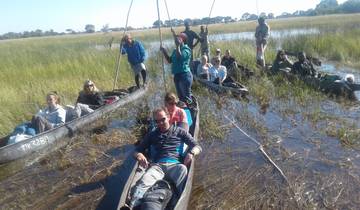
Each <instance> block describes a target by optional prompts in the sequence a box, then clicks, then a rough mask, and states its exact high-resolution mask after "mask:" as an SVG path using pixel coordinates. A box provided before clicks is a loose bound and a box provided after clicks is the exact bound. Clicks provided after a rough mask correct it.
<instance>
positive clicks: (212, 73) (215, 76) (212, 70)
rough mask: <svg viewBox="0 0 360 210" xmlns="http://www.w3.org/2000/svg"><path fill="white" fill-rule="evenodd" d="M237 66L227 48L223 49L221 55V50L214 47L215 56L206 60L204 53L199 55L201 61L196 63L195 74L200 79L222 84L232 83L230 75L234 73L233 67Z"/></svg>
mask: <svg viewBox="0 0 360 210" xmlns="http://www.w3.org/2000/svg"><path fill="white" fill-rule="evenodd" d="M236 66H237V61H236V59H235V58H234V57H233V56H232V55H231V52H230V50H229V49H227V50H226V51H225V54H224V56H222V57H221V50H220V49H216V53H215V56H214V57H212V58H211V62H208V57H207V56H206V55H202V56H201V62H200V64H198V66H197V69H196V74H197V76H198V77H200V78H201V79H206V80H208V81H212V82H214V83H216V84H219V85H222V84H226V83H234V82H235V81H234V79H233V78H232V76H233V75H234V72H233V70H234V67H236Z"/></svg>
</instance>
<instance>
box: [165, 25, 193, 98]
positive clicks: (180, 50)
mask: <svg viewBox="0 0 360 210" xmlns="http://www.w3.org/2000/svg"><path fill="white" fill-rule="evenodd" d="M171 32H172V34H173V36H174V41H175V49H174V50H173V52H172V54H171V55H170V56H169V54H168V52H167V50H166V49H165V48H164V47H163V46H160V51H161V52H162V53H163V54H164V57H165V59H166V61H167V62H168V63H170V64H171V72H172V74H173V75H174V83H175V88H176V93H177V95H178V97H179V99H180V101H182V102H185V103H187V104H188V105H189V104H192V96H191V95H192V94H191V85H192V81H193V75H192V73H191V71H190V62H191V49H190V48H189V46H187V44H186V40H187V36H186V34H185V33H180V34H176V33H175V31H174V29H173V28H171Z"/></svg>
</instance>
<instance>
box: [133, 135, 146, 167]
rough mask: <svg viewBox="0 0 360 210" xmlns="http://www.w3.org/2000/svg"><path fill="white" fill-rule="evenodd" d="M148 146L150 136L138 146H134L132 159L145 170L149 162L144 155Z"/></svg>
mask: <svg viewBox="0 0 360 210" xmlns="http://www.w3.org/2000/svg"><path fill="white" fill-rule="evenodd" d="M149 146H150V134H148V135H146V136H145V137H144V139H143V140H142V141H141V142H140V144H139V145H137V146H136V148H135V152H134V158H135V159H136V160H137V161H139V164H140V165H141V166H142V167H144V168H147V166H148V165H149V161H148V160H147V158H146V157H145V155H144V152H145V149H146V148H148V147H149Z"/></svg>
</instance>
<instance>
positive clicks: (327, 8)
mask: <svg viewBox="0 0 360 210" xmlns="http://www.w3.org/2000/svg"><path fill="white" fill-rule="evenodd" d="M358 12H360V0H348V1H345V2H344V3H342V4H338V2H337V0H321V2H320V3H319V4H318V5H316V7H315V8H314V9H308V10H306V11H303V10H298V11H295V12H293V13H288V12H283V13H282V14H281V15H279V16H275V15H274V13H269V14H266V13H264V12H262V13H260V14H259V16H262V17H266V18H268V19H274V18H288V17H299V16H316V15H326V14H338V13H358ZM259 16H258V15H256V14H250V13H248V12H246V13H244V14H242V16H241V18H239V19H238V18H234V19H233V18H232V17H231V16H217V17H212V18H209V17H205V18H202V19H189V18H187V19H184V20H182V19H172V20H166V21H164V22H163V21H161V20H160V21H158V20H157V21H155V22H154V23H153V25H152V27H153V28H154V27H158V26H159V25H160V26H162V27H175V26H182V25H183V24H184V22H185V21H189V22H190V23H191V24H192V25H206V24H214V23H230V22H236V21H247V20H257V19H258V18H259ZM84 29H85V31H81V32H76V31H74V30H72V29H66V30H65V31H66V33H64V32H61V33H58V32H55V31H54V30H52V29H51V30H49V31H42V30H40V29H37V30H35V31H24V32H20V33H15V32H8V33H6V34H3V35H0V40H4V39H18V38H28V37H40V36H55V35H64V34H78V33H94V32H96V30H95V26H94V25H92V24H87V25H85V28H84ZM124 29H125V28H123V27H119V28H110V27H109V25H108V24H106V25H104V26H103V27H102V28H101V30H100V31H101V32H104V33H107V32H111V31H123V30H124ZM135 29H146V27H143V28H133V27H131V26H129V27H128V28H127V30H128V31H131V30H135Z"/></svg>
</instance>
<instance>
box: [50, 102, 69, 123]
mask: <svg viewBox="0 0 360 210" xmlns="http://www.w3.org/2000/svg"><path fill="white" fill-rule="evenodd" d="M65 118H66V110H65V109H64V108H62V107H59V108H58V109H57V110H56V120H55V122H50V123H51V125H52V127H56V126H59V125H61V124H64V123H65Z"/></svg>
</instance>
